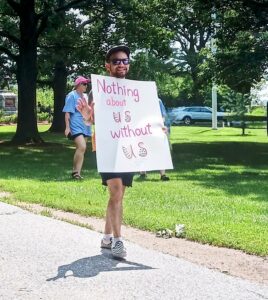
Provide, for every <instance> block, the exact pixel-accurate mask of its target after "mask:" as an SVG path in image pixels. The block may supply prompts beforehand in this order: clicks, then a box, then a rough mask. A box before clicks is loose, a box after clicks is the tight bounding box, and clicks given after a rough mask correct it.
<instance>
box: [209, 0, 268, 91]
mask: <svg viewBox="0 0 268 300" xmlns="http://www.w3.org/2000/svg"><path fill="white" fill-rule="evenodd" d="M215 7H216V10H217V16H218V23H219V28H218V32H217V43H218V51H217V55H216V61H215V62H216V71H217V77H218V78H219V79H220V82H221V83H223V84H227V85H228V86H229V87H231V88H232V89H233V90H234V91H236V92H238V93H242V94H247V93H249V92H250V89H251V87H252V86H253V85H254V84H255V83H256V82H259V81H260V80H261V78H262V76H263V74H264V72H265V70H266V69H267V67H268V34H267V29H268V3H267V1H261V0H260V1H251V0H249V1H244V0H240V1H231V0H229V1H227V0H225V1H215Z"/></svg>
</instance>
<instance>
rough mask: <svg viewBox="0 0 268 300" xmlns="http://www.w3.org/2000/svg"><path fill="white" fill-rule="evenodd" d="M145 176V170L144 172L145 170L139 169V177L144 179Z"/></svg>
mask: <svg viewBox="0 0 268 300" xmlns="http://www.w3.org/2000/svg"><path fill="white" fill-rule="evenodd" d="M146 177H147V174H146V172H145V171H141V172H140V176H139V179H141V180H144V179H146Z"/></svg>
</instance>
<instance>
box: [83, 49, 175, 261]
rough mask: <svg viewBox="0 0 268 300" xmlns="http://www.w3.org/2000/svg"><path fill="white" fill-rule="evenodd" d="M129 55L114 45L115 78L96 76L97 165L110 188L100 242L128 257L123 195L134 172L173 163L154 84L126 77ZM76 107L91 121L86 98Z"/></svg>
mask: <svg viewBox="0 0 268 300" xmlns="http://www.w3.org/2000/svg"><path fill="white" fill-rule="evenodd" d="M129 56H130V50H129V48H128V47H126V46H117V47H113V48H111V49H110V50H109V51H108V52H107V54H106V64H105V67H106V70H107V71H108V73H109V74H110V77H107V76H100V75H92V76H91V79H92V89H93V98H94V102H95V106H94V113H95V129H96V148H97V165H98V171H99V172H100V174H101V177H102V183H103V184H104V185H107V186H108V190H109V202H108V206H107V212H106V224H105V230H104V237H103V239H102V241H101V247H102V248H108V249H111V251H112V254H113V256H115V257H120V258H123V257H125V256H126V249H125V247H124V244H123V241H122V237H121V224H122V212H123V197H124V193H125V188H126V186H132V181H133V175H134V173H133V172H137V171H139V170H159V169H171V168H173V166H172V161H171V157H170V152H169V146H168V140H167V137H166V135H165V133H164V132H163V130H162V128H163V120H162V117H161V113H160V108H159V104H158V96H157V90H156V86H155V83H154V82H142V81H133V80H126V79H125V77H126V75H127V73H128V71H129ZM77 109H78V110H79V111H80V112H81V114H82V115H83V117H84V119H85V120H86V121H89V120H90V118H91V115H92V112H91V109H90V107H89V106H88V105H87V103H86V102H85V101H80V103H79V105H78V107H77ZM156 149H157V151H156Z"/></svg>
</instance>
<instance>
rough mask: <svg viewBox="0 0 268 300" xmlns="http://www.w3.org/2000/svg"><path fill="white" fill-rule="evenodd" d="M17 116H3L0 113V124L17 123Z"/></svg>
mask: <svg viewBox="0 0 268 300" xmlns="http://www.w3.org/2000/svg"><path fill="white" fill-rule="evenodd" d="M17 120H18V115H17V114H14V115H3V113H2V112H0V123H2V124H11V123H17Z"/></svg>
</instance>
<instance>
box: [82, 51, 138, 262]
mask: <svg viewBox="0 0 268 300" xmlns="http://www.w3.org/2000/svg"><path fill="white" fill-rule="evenodd" d="M129 56H130V49H129V48H128V47H127V46H123V45H122V46H116V47H113V48H111V49H110V50H109V51H108V52H107V54H106V57H105V60H106V63H105V67H106V70H107V72H108V73H109V74H110V76H112V77H116V78H121V79H123V78H125V77H126V75H127V73H128V71H129ZM77 109H78V110H79V111H80V112H81V114H82V115H83V117H84V119H85V120H86V121H89V120H90V118H91V116H92V112H91V108H90V107H89V105H88V104H87V103H86V101H83V100H82V101H80V102H79V104H78V106H77ZM100 175H101V178H102V184H103V185H105V186H107V187H108V191H109V201H108V205H107V211H106V223H105V228H104V236H103V239H102V240H101V248H106V249H111V251H112V255H113V256H115V257H119V258H124V257H126V255H127V252H126V248H125V246H124V243H123V240H122V236H121V225H122V215H123V197H124V193H125V188H126V187H131V186H132V181H133V176H134V174H133V173H100Z"/></svg>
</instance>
